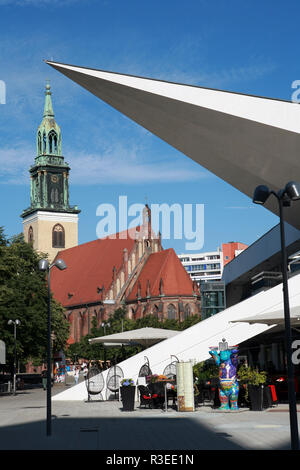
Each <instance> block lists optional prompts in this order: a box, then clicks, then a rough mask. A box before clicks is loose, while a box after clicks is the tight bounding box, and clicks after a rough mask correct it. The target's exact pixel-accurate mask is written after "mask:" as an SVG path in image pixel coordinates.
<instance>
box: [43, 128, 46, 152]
mask: <svg viewBox="0 0 300 470" xmlns="http://www.w3.org/2000/svg"><path fill="white" fill-rule="evenodd" d="M43 153H46V133H45V132H44V133H43Z"/></svg>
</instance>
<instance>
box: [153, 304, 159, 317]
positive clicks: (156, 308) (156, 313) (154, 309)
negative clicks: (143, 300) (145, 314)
mask: <svg viewBox="0 0 300 470" xmlns="http://www.w3.org/2000/svg"><path fill="white" fill-rule="evenodd" d="M152 315H153V316H154V317H155V318H158V306H157V305H154V307H153V310H152Z"/></svg>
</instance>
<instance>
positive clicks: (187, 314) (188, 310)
mask: <svg viewBox="0 0 300 470" xmlns="http://www.w3.org/2000/svg"><path fill="white" fill-rule="evenodd" d="M190 316H191V307H190V306H189V304H186V305H185V307H184V319H185V320H186V319H187V318H189V317H190Z"/></svg>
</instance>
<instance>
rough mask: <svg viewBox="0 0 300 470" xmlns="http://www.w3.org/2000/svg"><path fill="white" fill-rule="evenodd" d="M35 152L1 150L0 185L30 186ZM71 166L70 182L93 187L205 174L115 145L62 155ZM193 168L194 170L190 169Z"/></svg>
mask: <svg viewBox="0 0 300 470" xmlns="http://www.w3.org/2000/svg"><path fill="white" fill-rule="evenodd" d="M34 156H35V149H34V148H33V147H30V146H28V145H26V144H20V145H18V146H17V147H14V148H2V149H0V183H1V184H11V185H20V184H29V174H28V170H29V167H30V165H32V164H33V163H34ZM65 161H67V162H68V163H69V164H70V167H71V174H70V183H71V184H80V185H94V184H102V185H103V184H107V185H109V184H120V183H124V184H144V183H171V182H183V181H197V180H199V179H201V178H204V177H208V173H206V172H205V171H201V170H200V169H198V168H197V166H196V164H194V163H192V162H189V161H184V162H183V161H180V159H179V158H178V159H175V160H174V159H171V158H165V159H159V160H158V159H157V158H151V156H150V157H149V156H148V157H147V160H145V158H143V155H142V151H140V150H138V149H137V148H135V147H132V148H127V147H126V146H124V147H122V145H116V146H115V147H112V148H110V149H109V150H106V151H104V152H100V151H99V152H95V153H86V152H80V153H78V152H76V151H70V152H68V153H67V154H66V155H65ZM193 165H195V168H193Z"/></svg>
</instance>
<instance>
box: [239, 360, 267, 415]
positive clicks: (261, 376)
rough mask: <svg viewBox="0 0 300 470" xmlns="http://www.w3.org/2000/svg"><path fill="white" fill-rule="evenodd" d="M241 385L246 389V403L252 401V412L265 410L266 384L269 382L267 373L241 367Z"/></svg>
mask: <svg viewBox="0 0 300 470" xmlns="http://www.w3.org/2000/svg"><path fill="white" fill-rule="evenodd" d="M238 378H239V382H240V385H242V386H245V388H246V395H245V399H246V401H250V409H251V410H252V411H262V410H263V393H264V384H265V383H266V381H267V373H266V372H265V371H261V372H259V371H258V370H257V369H254V368H253V367H247V366H241V367H240V369H239V371H238Z"/></svg>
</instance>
